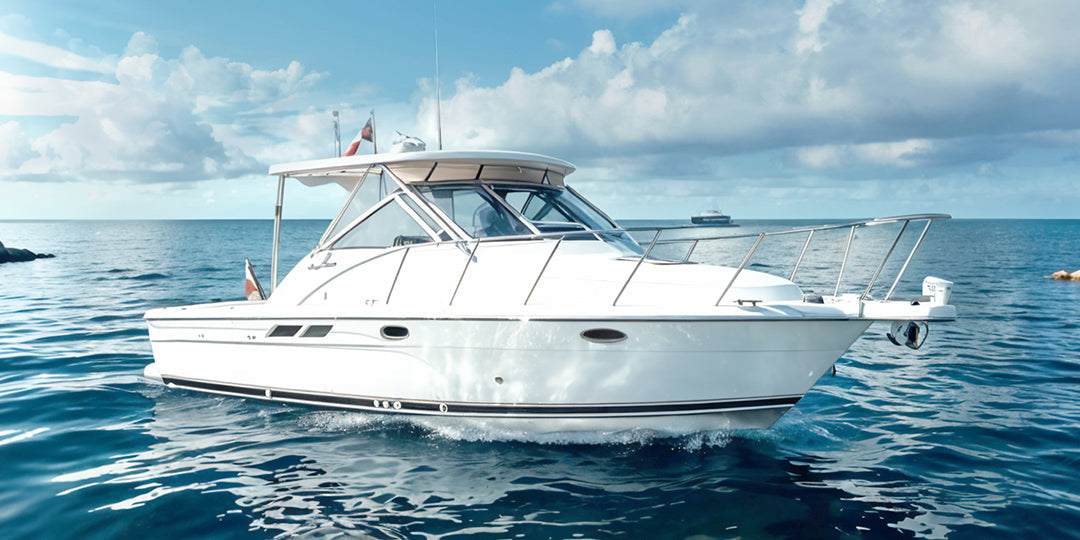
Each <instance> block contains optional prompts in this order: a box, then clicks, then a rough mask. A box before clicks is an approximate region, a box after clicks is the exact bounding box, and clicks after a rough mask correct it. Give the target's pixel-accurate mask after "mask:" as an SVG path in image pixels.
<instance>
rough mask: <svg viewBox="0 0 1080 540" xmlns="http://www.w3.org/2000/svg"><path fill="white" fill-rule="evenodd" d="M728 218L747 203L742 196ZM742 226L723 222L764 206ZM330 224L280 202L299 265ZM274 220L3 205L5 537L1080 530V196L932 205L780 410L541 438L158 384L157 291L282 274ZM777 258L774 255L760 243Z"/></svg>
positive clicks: (183, 291) (208, 293)
mask: <svg viewBox="0 0 1080 540" xmlns="http://www.w3.org/2000/svg"><path fill="white" fill-rule="evenodd" d="M736 217H737V216H736ZM788 225H789V224H785V223H753V222H747V223H744V224H743V226H742V227H740V228H739V229H732V230H731V232H732V233H741V232H749V231H752V230H754V228H755V226H760V227H766V228H770V227H771V228H776V227H784V226H788ZM325 226H326V222H325V221H286V223H285V224H284V228H283V237H284V238H283V242H282V245H283V247H284V252H283V255H282V261H283V265H282V268H283V271H282V272H281V274H282V275H284V273H285V272H286V271H287V270H288V268H290V267H291V265H292V264H293V263H295V261H297V260H299V259H300V257H302V256H303V255H304V254H305V252H306V251H307V250H308V249H310V248H311V246H312V244H313V242H314V241H315V240H316V239H317V238H318V237H319V235H320V234H321V232H322V230H323V229H324V228H325ZM271 234H272V225H271V222H269V221H42V222H32V221H19V222H0V241H2V242H3V243H4V244H5V245H7V246H9V247H22V248H28V249H31V250H34V251H38V252H47V253H54V254H55V255H56V258H54V259H40V260H36V261H32V262H25V263H9V264H3V265H0V472H2V474H0V536H2V537H3V538H35V539H37V538H136V537H137V538H175V537H188V538H191V537H198V538H247V537H251V538H267V537H293V536H306V537H325V538H340V537H363V538H410V539H411V538H417V539H420V538H423V539H434V538H465V537H468V538H499V539H501V538H661V539H663V538H677V539H710V538H912V537H914V538H979V539H982V538H1077V537H1080V283H1078V282H1057V281H1052V280H1050V279H1048V276H1049V275H1050V274H1051V273H1053V272H1054V271H1056V270H1068V271H1070V272H1071V271H1076V270H1080V220H1069V221H1053V220H952V221H948V222H944V223H937V224H935V225H934V226H933V227H932V228H931V229H930V232H929V233H928V235H927V237H926V240H925V244H924V245H923V248H922V249H921V250H920V252H919V254H918V255H917V256H916V259H915V260H914V261H913V262H912V265H911V268H910V269H909V270H908V273H909V279H908V281H909V282H910V283H908V282H905V285H904V287H905V291H907V292H913V291H917V288H918V280H919V279H921V278H922V276H925V275H935V276H938V277H942V278H945V279H949V280H952V281H954V282H955V285H954V289H953V295H952V302H953V303H954V304H956V305H957V307H958V309H959V313H960V318H959V320H958V321H956V322H954V323H945V324H934V325H932V326H931V329H930V336H929V340H928V341H927V343H926V344H925V345H924V346H923V347H922V348H921V349H919V350H914V351H913V350H909V349H907V348H898V347H895V346H893V345H892V344H891V343H889V342H888V340H887V339H886V338H885V333H886V331H887V330H888V328H887V327H886V326H885V325H880V324H879V325H874V326H872V327H871V328H870V330H869V331H868V332H867V333H866V335H864V336H863V337H862V338H861V339H860V340H859V341H857V342H856V343H855V344H854V346H853V347H852V348H851V350H849V351H848V352H847V353H846V354H845V355H844V356H843V357H842V358H841V359H840V361H839V362H838V363H837V366H836V372H835V374H834V375H828V376H826V377H824V378H823V379H822V380H821V381H820V382H819V383H818V385H817V386H815V387H814V389H812V390H811V391H810V393H809V394H807V395H806V397H805V398H804V399H803V400H802V401H801V402H800V403H799V404H798V405H797V406H796V407H795V408H794V409H793V410H792V411H791V412H789V413H788V414H787V415H785V416H784V417H783V418H781V420H780V421H779V422H778V423H777V424H776V425H775V426H774V427H772V428H771V429H768V430H760V431H746V432H708V433H692V434H687V435H685V436H681V437H674V438H672V437H660V436H657V435H656V434H651V433H647V432H629V433H621V434H615V435H604V434H599V433H597V434H583V435H577V436H573V437H564V438H560V437H546V438H543V437H541V438H532V439H530V438H528V437H520V436H515V434H513V433H500V432H491V431H484V430H483V429H479V428H477V429H465V428H457V429H452V428H449V427H447V428H445V429H441V428H438V427H420V426H417V425H414V424H411V423H409V422H407V421H404V420H397V419H393V418H389V417H385V416H377V415H369V414H364V413H356V412H347V411H333V410H320V409H315V408H308V407H304V406H297V405H288V404H281V403H268V402H259V401H251V400H245V399H240V398H233V397H221V396H214V395H209V394H201V393H194V392H189V391H183V390H174V389H167V388H165V387H163V386H161V385H159V384H156V383H153V382H150V381H148V380H146V379H143V378H142V370H143V367H144V366H146V365H147V364H149V363H150V362H151V361H152V358H151V353H150V344H149V342H148V340H147V331H146V326H145V324H144V322H143V320H142V315H143V313H145V312H146V311H147V310H149V309H152V308H157V307H164V306H172V305H181V304H190V303H197V302H206V301H212V300H234V299H240V298H241V297H242V296H243V260H244V258H250V259H251V260H252V262H253V263H255V264H256V266H257V270H258V272H259V274H260V276H261V277H262V279H263V281H264V284H265V283H266V282H268V281H269V278H268V276H269V267H270V266H269V255H270V248H271ZM759 269H760V268H759Z"/></svg>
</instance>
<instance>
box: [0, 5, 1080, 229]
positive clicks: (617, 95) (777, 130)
mask: <svg viewBox="0 0 1080 540" xmlns="http://www.w3.org/2000/svg"><path fill="white" fill-rule="evenodd" d="M432 9H433V6H432V2H429V1H421V2H413V1H402V2H379V3H376V2H312V3H298V2H293V3H283V2H254V1H245V2H204V1H192V2H176V3H160V2H137V1H131V0H96V1H93V2H88V1H87V2H80V1H71V2H62V3H46V2H40V1H22V0H15V1H12V0H0V219H55V218H132V219H137V218H268V217H271V216H272V205H273V198H274V181H273V179H271V178H269V177H268V176H267V175H266V170H267V168H268V167H269V165H270V164H272V163H277V162H287V161H297V160H304V159H316V158H323V157H329V156H330V155H331V153H332V131H331V123H330V111H331V110H339V111H341V114H342V119H343V126H342V137H343V139H344V142H343V144H344V145H347V144H348V140H349V139H351V137H352V136H353V135H354V134H355V132H356V131H357V130H358V129H359V128H360V127H361V126H362V125H363V123H364V122H365V121H366V119H367V114H368V111H369V110H371V109H375V110H376V116H377V127H378V129H379V137H378V138H379V143H380V147H382V148H384V149H385V148H389V146H390V142H391V138H392V137H393V134H394V131H395V130H398V131H401V132H404V133H407V134H410V135H414V136H418V137H420V138H422V139H424V140H426V141H427V142H428V144H429V146H431V147H434V144H435V127H434V126H435V122H434V114H433V110H434V100H433V98H434V91H433V84H432V79H433V75H434V58H433V48H434V47H433V29H434V21H433V13H432ZM438 10H439V12H438V18H439V45H440V47H439V55H440V75H441V77H440V78H441V82H442V85H441V86H442V110H443V130H444V146H445V147H446V148H448V149H466V148H493V149H507V150H522V151H533V152H541V153H546V154H551V155H554V156H556V157H561V158H564V159H567V160H569V161H571V162H573V163H575V164H576V165H577V166H578V172H576V173H575V174H574V175H572V176H571V177H570V178H569V181H570V183H571V184H573V185H575V186H576V187H577V188H578V189H579V191H581V192H582V193H584V194H585V195H586V196H588V197H589V198H591V199H593V200H594V201H595V202H597V203H598V204H599V205H600V206H602V207H603V208H605V209H606V210H608V211H609V213H610V214H612V215H613V216H616V217H619V218H681V217H686V216H688V215H690V214H692V213H696V212H698V211H700V210H703V209H706V208H720V209H723V210H725V211H726V212H727V213H729V214H732V215H733V216H734V217H735V218H736V219H739V218H840V217H851V218H854V217H867V216H875V215H893V214H902V213H915V212H946V213H951V214H953V215H954V216H957V217H990V218H1013V217H1020V218H1023V217H1035V218H1043V217H1053V218H1076V217H1080V211H1078V209H1080V183H1078V182H1077V176H1078V173H1080V69H1078V68H1080V32H1077V31H1076V28H1080V3H1076V2H1074V1H1071V0H1070V1H1060V0H1059V1H1054V0H1046V1H1042V0H1036V1H1025V2H1020V1H982V2H980V1H970V0H965V1H954V0H942V1H911V0H906V1H898V0H799V1H788V2H751V1H745V2H743V1H724V2H717V1H705V0H701V1H698V0H674V1H659V0H657V1H650V0H623V1H616V0H551V1H547V2H505V1H502V2H496V1H485V2H481V1H475V2H474V1H464V0H462V1H451V0H444V1H443V2H441V3H440V4H439V6H438ZM361 152H370V146H366V147H362V149H361ZM335 189H336V188H333V187H331V188H320V189H306V188H301V187H299V184H293V185H290V186H289V187H288V188H287V193H288V196H287V198H288V202H287V206H286V212H285V214H286V217H329V216H330V215H331V214H332V213H333V212H334V211H335V210H336V208H337V206H338V205H339V204H340V202H341V197H342V196H343V194H342V193H339V192H338V191H335Z"/></svg>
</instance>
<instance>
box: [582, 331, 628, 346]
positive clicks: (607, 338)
mask: <svg viewBox="0 0 1080 540" xmlns="http://www.w3.org/2000/svg"><path fill="white" fill-rule="evenodd" d="M581 337H582V339H585V340H586V341H592V342H593V343H615V342H616V341H622V340H624V339H626V334H624V333H622V332H620V331H618V330H615V329H612V328H592V329H589V330H586V331H584V332H582V333H581Z"/></svg>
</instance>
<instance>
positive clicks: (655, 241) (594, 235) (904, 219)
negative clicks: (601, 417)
mask: <svg viewBox="0 0 1080 540" xmlns="http://www.w3.org/2000/svg"><path fill="white" fill-rule="evenodd" d="M947 219H951V216H949V215H947V214H911V215H904V216H894V217H886V218H874V219H867V220H862V221H855V222H850V223H843V224H831V225H820V226H814V227H802V228H795V229H786V230H781V231H768V232H759V233H750V234H734V235H718V236H708V237H701V238H669V239H662V238H661V236H662V235H663V234H664V233H665V232H669V231H679V230H689V229H700V227H693V226H675V227H626V228H616V229H604V230H595V229H590V230H580V231H562V232H555V233H541V234H523V235H513V236H498V237H488V238H475V239H469V240H452V241H443V242H433V243H431V244H420V245H409V246H398V247H395V248H391V249H388V250H386V251H383V252H381V253H379V254H378V255H376V256H374V257H371V258H369V259H365V260H363V261H360V262H358V263H356V264H354V265H352V266H350V267H348V268H345V269H342V270H341V271H340V272H339V273H337V274H336V275H335V276H333V277H331V278H330V279H328V280H327V281H326V282H324V283H323V284H322V285H320V286H319V287H317V288H316V289H315V290H313V291H311V293H309V294H308V295H307V296H305V297H304V299H303V300H301V302H300V303H303V302H304V301H306V300H307V299H308V298H310V297H311V296H312V295H313V294H315V292H317V291H318V290H319V289H321V288H322V287H324V286H326V284H328V283H330V282H331V281H333V280H334V279H336V278H337V277H340V276H341V275H344V274H347V273H348V272H349V271H350V270H352V269H353V268H356V267H359V266H362V265H364V264H367V263H369V262H371V261H374V260H376V259H380V258H383V257H386V256H389V255H392V254H394V253H398V252H400V253H401V254H402V255H401V261H400V262H399V263H398V268H397V272H396V273H395V274H394V280H393V282H392V283H391V285H390V290H389V291H388V292H387V294H386V304H389V303H390V300H391V298H392V296H393V293H394V288H395V287H396V286H397V283H398V277H399V276H400V275H401V269H402V267H404V265H405V259H406V258H407V257H408V255H409V252H410V250H411V249H414V248H420V247H426V246H438V245H445V244H453V245H457V246H458V247H461V248H463V249H462V251H463V252H465V253H466V255H467V259H466V261H465V264H464V265H463V267H462V269H461V274H460V275H459V276H458V279H457V285H456V286H455V287H454V292H453V294H452V295H451V296H450V300H449V303H450V305H453V303H454V300H455V299H456V298H457V294H458V291H459V290H460V288H461V284H462V282H463V281H464V280H465V275H466V274H467V273H468V271H469V267H470V265H471V264H472V262H473V261H474V259H475V255H476V253H477V251H478V250H479V248H480V245H481V244H492V243H507V242H518V241H532V240H556V242H555V244H554V246H553V247H552V249H551V252H550V253H549V254H548V256H547V257H546V258H545V260H544V264H543V265H542V266H541V267H540V270H539V271H538V272H537V274H536V277H535V278H534V279H533V284H532V287H531V288H530V289H529V293H528V295H527V296H526V297H525V299H524V301H523V302H522V305H528V303H529V300H531V299H532V296H533V293H534V292H535V291H536V287H537V285H538V284H539V283H540V280H541V279H542V278H543V276H544V273H545V272H546V271H547V269H548V266H549V265H550V263H551V260H552V258H553V257H554V256H555V253H556V252H557V251H558V250H559V247H560V246H561V245H562V242H563V241H564V240H567V239H568V238H569V239H573V238H575V237H576V238H589V239H598V240H600V241H611V240H610V238H613V237H616V236H622V235H630V234H631V233H641V232H653V235H652V238H651V240H650V242H649V244H648V246H647V247H646V248H645V249H644V250H643V251H642V252H641V255H640V256H639V257H637V260H636V262H635V264H634V267H633V269H631V271H630V273H629V274H628V275H627V276H626V279H625V280H623V282H622V286H621V287H620V288H619V292H618V294H616V295H615V298H614V300H613V301H612V303H611V305H612V306H617V305H618V303H619V299H620V298H622V296H623V293H625V292H626V289H627V287H629V286H630V283H631V282H632V281H633V279H634V276H635V275H636V274H637V272H638V270H639V268H640V267H641V265H642V264H644V263H645V261H646V260H648V259H649V258H650V255H651V254H652V253H653V251H654V249H656V248H657V246H665V245H673V244H689V248H688V249H687V252H686V255H685V256H684V257H682V259H681V262H688V261H689V259H690V256H691V255H692V254H693V253H694V251H695V250H696V249H697V247H698V245H699V244H701V243H702V242H719V241H732V240H737V239H749V238H753V239H754V243H753V245H752V246H751V247H750V249H749V250H748V251H747V252H746V255H745V256H744V257H743V259H742V262H741V263H740V264H739V266H738V267H737V268H736V269H735V272H734V273H733V274H732V275H731V277H730V278H729V279H728V281H727V283H726V284H725V285H724V288H723V292H721V293H720V296H719V297H717V299H716V302H715V303H714V305H717V306H718V305H720V303H721V302H722V301H723V300H724V297H725V296H726V295H727V294H728V292H729V291H730V290H731V288H732V286H733V285H734V284H735V281H736V280H737V279H738V277H739V275H740V274H741V273H742V272H743V270H744V269H745V268H746V266H747V265H748V264H749V263H750V261H751V260H752V259H753V257H754V255H755V253H756V252H757V251H758V248H759V247H760V246H761V245H762V243H763V242H764V241H765V240H766V239H769V238H773V237H780V236H790V235H799V234H805V235H806V240H805V242H803V246H802V249H801V250H800V251H799V254H798V256H797V258H796V259H795V264H794V267H793V269H792V271H791V274H790V276H789V277H788V279H789V280H791V281H794V280H795V276H796V275H797V273H798V271H799V268H800V266H801V264H802V262H803V258H804V257H805V255H806V253H807V249H808V248H809V247H810V245H811V243H812V242H813V240H814V238H815V235H816V234H818V233H821V232H824V231H832V230H842V229H848V230H849V233H848V238H847V242H846V244H845V248H844V257H843V259H842V261H841V263H840V270H839V272H838V276H837V280H836V288H835V290H834V293H833V294H834V295H838V294H839V292H840V285H841V282H842V281H843V278H844V273H845V271H846V269H847V268H848V262H849V258H850V255H851V247H852V243H853V241H854V238H855V231H856V230H857V229H860V228H864V227H875V226H880V225H885V224H895V223H900V224H901V227H900V231H899V232H898V233H897V235H896V237H895V238H894V239H893V241H892V244H891V245H890V246H889V249H888V251H887V252H886V253H885V255H884V256H883V257H882V259H881V261H880V263H879V264H878V265H877V268H876V270H875V271H874V274H873V277H871V278H870V281H869V283H868V284H867V286H866V288H865V289H864V290H863V292H862V294H861V295H860V296H859V300H865V299H866V297H867V296H868V295H869V294H870V291H871V290H872V289H873V288H874V285H875V284H876V283H877V281H878V279H879V278H880V277H881V274H882V272H883V271H884V269H885V267H886V264H887V263H888V261H889V259H890V257H891V256H892V254H893V252H894V251H895V250H896V247H897V245H898V244H899V243H900V240H901V238H902V237H903V235H904V232H905V231H906V230H907V228H908V225H909V224H911V223H913V222H924V221H925V225H924V227H923V229H922V232H921V233H920V234H919V237H918V239H917V240H916V241H915V244H914V245H913V246H912V247H911V250H910V251H909V252H908V255H907V258H906V259H905V260H904V263H903V266H902V267H901V268H900V271H899V272H898V273H897V275H896V278H895V279H894V280H893V283H892V285H891V286H890V287H889V292H888V293H887V294H886V295H885V300H889V299H890V298H891V297H892V295H893V292H894V291H895V290H896V287H897V285H898V284H899V283H900V281H901V279H902V278H903V276H904V272H905V271H906V270H907V268H908V265H909V264H910V263H911V259H912V258H913V257H914V255H915V252H916V251H918V249H919V247H920V246H921V245H922V242H923V239H924V238H925V237H926V233H927V231H928V230H929V229H930V224H931V223H933V222H934V221H940V220H947ZM819 236H820V235H819ZM635 244H636V243H635ZM638 246H639V247H640V245H638ZM665 261H666V259H665ZM669 262H670V261H669Z"/></svg>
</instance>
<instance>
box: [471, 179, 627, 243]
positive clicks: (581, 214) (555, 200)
mask: <svg viewBox="0 0 1080 540" xmlns="http://www.w3.org/2000/svg"><path fill="white" fill-rule="evenodd" d="M492 189H494V190H495V193H498V194H499V196H500V197H502V198H503V199H505V200H506V202H507V203H509V204H510V206H513V207H514V209H515V210H517V211H518V212H519V213H521V215H523V216H525V218H526V219H528V220H529V221H531V222H532V224H533V225H534V226H535V227H536V228H537V229H539V230H540V232H560V231H565V230H576V229H592V230H598V231H599V230H604V229H614V228H616V227H617V226H616V225H615V224H614V223H612V222H611V221H609V220H608V219H607V218H605V217H604V216H603V214H600V213H599V212H597V211H596V210H593V209H592V207H590V206H589V205H588V204H587V203H586V202H585V201H583V200H581V199H580V198H579V197H577V196H576V195H574V193H573V192H571V191H570V190H568V189H566V188H561V187H549V186H521V185H512V186H511V185H494V186H492Z"/></svg>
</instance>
